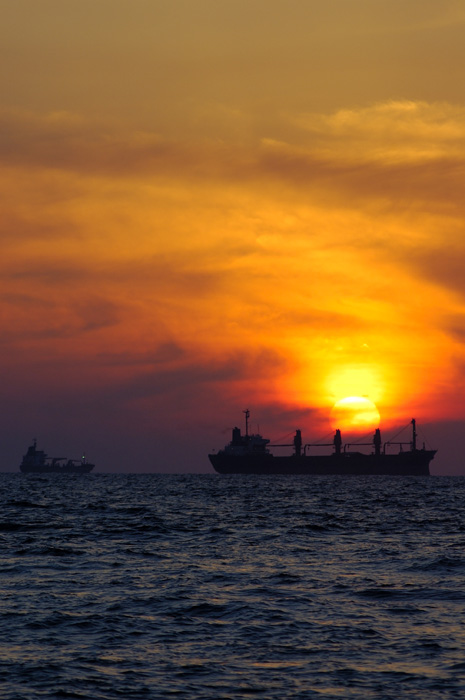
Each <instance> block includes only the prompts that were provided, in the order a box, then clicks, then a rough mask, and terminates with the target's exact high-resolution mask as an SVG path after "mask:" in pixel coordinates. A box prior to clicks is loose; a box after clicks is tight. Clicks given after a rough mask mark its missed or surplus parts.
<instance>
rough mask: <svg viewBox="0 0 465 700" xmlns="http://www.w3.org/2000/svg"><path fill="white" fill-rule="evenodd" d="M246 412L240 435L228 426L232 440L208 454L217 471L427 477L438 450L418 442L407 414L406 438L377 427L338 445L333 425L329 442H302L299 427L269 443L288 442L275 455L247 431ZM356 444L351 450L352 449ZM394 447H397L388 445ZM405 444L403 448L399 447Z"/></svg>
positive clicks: (247, 414) (262, 439)
mask: <svg viewBox="0 0 465 700" xmlns="http://www.w3.org/2000/svg"><path fill="white" fill-rule="evenodd" d="M244 413H245V435H242V434H241V430H240V428H233V431H232V440H231V442H230V443H228V444H227V445H226V447H224V449H222V450H219V451H218V452H215V453H213V454H209V455H208V458H209V460H210V462H211V464H212V465H213V468H214V469H215V471H217V472H219V473H220V474H318V475H325V474H338V475H343V476H345V475H368V474H378V475H381V474H386V475H395V476H398V475H401V476H428V475H429V473H430V472H429V465H430V462H431V460H432V459H433V458H434V455H435V454H436V452H437V450H427V449H425V446H424V445H423V447H422V448H421V449H418V447H417V431H416V422H415V419H412V421H411V425H412V439H411V440H410V441H409V442H385V443H382V440H381V432H380V430H379V428H377V429H376V431H375V433H374V436H373V440H372V442H370V443H358V444H355V445H349V444H345V445H343V442H342V436H341V431H340V430H336V432H335V434H334V438H333V441H332V442H331V443H327V444H326V443H325V444H322V443H307V444H303V440H302V434H301V431H300V430H296V433H295V436H294V439H293V442H292V443H290V444H289V445H274V447H293V453H292V454H291V455H287V456H285V455H274V454H273V453H272V452H271V451H270V449H269V447H268V445H269V443H270V440H267V439H266V438H263V437H262V436H261V435H259V434H249V416H250V412H249V410H246V411H244ZM362 445H365V447H367V446H368V447H369V446H371V448H372V449H371V451H370V452H361V451H359V450H358V448H359V447H360V446H362ZM321 447H332V452H331V454H315V452H318V448H321ZM353 447H355V448H356V449H355V450H354V449H351V448H353ZM396 448H397V452H393V451H392V450H393V449H396ZM404 448H406V449H404Z"/></svg>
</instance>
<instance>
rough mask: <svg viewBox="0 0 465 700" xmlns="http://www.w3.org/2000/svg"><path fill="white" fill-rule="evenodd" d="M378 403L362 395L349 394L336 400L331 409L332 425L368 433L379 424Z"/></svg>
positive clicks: (346, 429)
mask: <svg viewBox="0 0 465 700" xmlns="http://www.w3.org/2000/svg"><path fill="white" fill-rule="evenodd" d="M379 421H380V415H379V411H378V409H377V408H376V405H375V404H374V403H373V401H370V399H366V398H363V397H362V396H347V397H346V398H345V399H340V400H339V401H336V403H335V404H334V406H333V408H332V410H331V425H332V427H333V428H334V429H336V428H340V430H341V431H343V432H344V431H345V432H348V433H366V432H368V431H369V430H375V428H377V427H378V426H379Z"/></svg>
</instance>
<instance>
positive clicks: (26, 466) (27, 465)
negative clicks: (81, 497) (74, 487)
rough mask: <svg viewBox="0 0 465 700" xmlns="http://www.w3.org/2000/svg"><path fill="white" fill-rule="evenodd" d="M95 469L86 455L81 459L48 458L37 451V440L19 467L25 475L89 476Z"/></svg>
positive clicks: (43, 453) (42, 452)
mask: <svg viewBox="0 0 465 700" xmlns="http://www.w3.org/2000/svg"><path fill="white" fill-rule="evenodd" d="M94 467H95V464H91V463H90V462H88V461H87V460H86V458H85V456H84V455H83V456H82V458H81V459H67V458H66V457H48V455H46V454H45V452H44V451H43V450H38V449H37V441H36V440H34V441H33V443H32V445H30V447H29V448H28V450H27V452H26V454H25V455H24V457H23V461H22V462H21V464H20V465H19V468H20V469H21V471H22V472H23V473H24V474H88V473H89V472H91V471H92V469H93V468H94Z"/></svg>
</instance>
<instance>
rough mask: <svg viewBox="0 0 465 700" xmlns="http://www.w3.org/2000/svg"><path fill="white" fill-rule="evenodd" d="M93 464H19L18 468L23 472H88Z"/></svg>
mask: <svg viewBox="0 0 465 700" xmlns="http://www.w3.org/2000/svg"><path fill="white" fill-rule="evenodd" d="M94 466H95V465H94V464H84V465H82V466H77V467H51V466H36V467H33V466H28V467H25V466H20V470H21V472H22V473H23V474H90V472H91V471H92V469H93V468H94Z"/></svg>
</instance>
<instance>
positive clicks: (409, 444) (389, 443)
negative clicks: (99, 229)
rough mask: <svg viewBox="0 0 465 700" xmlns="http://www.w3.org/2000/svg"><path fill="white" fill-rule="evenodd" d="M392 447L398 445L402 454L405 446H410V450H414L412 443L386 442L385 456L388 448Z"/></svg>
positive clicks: (384, 447)
mask: <svg viewBox="0 0 465 700" xmlns="http://www.w3.org/2000/svg"><path fill="white" fill-rule="evenodd" d="M391 445H397V446H398V447H400V452H402V447H403V446H404V445H408V446H409V447H410V449H412V442H392V441H389V442H385V443H384V445H383V453H384V454H386V447H391Z"/></svg>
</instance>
